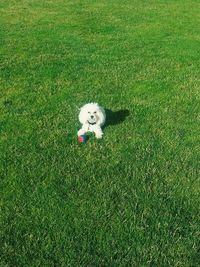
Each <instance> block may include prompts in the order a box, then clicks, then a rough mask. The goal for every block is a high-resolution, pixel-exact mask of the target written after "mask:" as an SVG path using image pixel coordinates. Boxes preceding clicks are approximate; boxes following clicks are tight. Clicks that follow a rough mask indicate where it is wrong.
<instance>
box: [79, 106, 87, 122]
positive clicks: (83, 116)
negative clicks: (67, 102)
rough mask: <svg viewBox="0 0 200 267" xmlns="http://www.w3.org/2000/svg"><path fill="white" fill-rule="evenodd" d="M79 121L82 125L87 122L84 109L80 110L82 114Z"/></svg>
mask: <svg viewBox="0 0 200 267" xmlns="http://www.w3.org/2000/svg"><path fill="white" fill-rule="evenodd" d="M78 118H79V121H80V123H81V124H85V123H86V122H87V117H86V114H85V109H84V108H83V107H82V108H80V113H79V117H78Z"/></svg>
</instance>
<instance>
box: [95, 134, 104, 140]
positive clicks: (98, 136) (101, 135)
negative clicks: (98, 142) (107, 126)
mask: <svg viewBox="0 0 200 267" xmlns="http://www.w3.org/2000/svg"><path fill="white" fill-rule="evenodd" d="M95 136H96V138H97V139H101V138H102V137H103V133H96V135H95Z"/></svg>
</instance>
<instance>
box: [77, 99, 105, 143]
mask: <svg viewBox="0 0 200 267" xmlns="http://www.w3.org/2000/svg"><path fill="white" fill-rule="evenodd" d="M105 120H106V113H105V110H104V109H103V108H102V107H100V106H99V105H98V104H97V103H89V104H86V105H84V106H83V107H82V108H81V110H80V113H79V121H80V123H81V124H82V128H81V129H80V130H79V131H78V136H80V135H83V134H85V133H87V132H94V133H95V136H96V138H98V139H100V138H102V136H103V131H102V129H101V126H103V125H104V123H105Z"/></svg>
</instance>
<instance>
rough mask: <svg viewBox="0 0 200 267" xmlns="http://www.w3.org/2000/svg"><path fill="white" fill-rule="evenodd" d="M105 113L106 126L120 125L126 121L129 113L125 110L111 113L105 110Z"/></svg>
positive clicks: (109, 110)
mask: <svg viewBox="0 0 200 267" xmlns="http://www.w3.org/2000/svg"><path fill="white" fill-rule="evenodd" d="M105 112H106V125H105V127H106V126H110V125H116V124H120V123H122V122H123V121H125V120H126V117H128V116H129V114H130V112H129V111H128V110H127V109H122V110H118V111H112V110H111V109H105Z"/></svg>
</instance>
